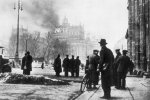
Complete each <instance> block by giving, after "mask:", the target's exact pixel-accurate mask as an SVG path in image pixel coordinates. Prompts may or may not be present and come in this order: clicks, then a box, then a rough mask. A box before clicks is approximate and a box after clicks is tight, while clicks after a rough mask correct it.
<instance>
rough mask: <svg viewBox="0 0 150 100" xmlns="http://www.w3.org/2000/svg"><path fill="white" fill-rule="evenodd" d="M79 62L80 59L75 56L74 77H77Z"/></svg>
mask: <svg viewBox="0 0 150 100" xmlns="http://www.w3.org/2000/svg"><path fill="white" fill-rule="evenodd" d="M80 64H81V61H80V59H79V56H77V58H76V59H75V73H76V77H79V70H80Z"/></svg>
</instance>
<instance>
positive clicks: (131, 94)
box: [127, 87, 135, 100]
mask: <svg viewBox="0 0 150 100" xmlns="http://www.w3.org/2000/svg"><path fill="white" fill-rule="evenodd" d="M127 89H128V90H129V93H130V95H131V97H132V99H133V100H135V99H134V96H133V94H132V93H131V90H130V89H129V88H128V87H127Z"/></svg>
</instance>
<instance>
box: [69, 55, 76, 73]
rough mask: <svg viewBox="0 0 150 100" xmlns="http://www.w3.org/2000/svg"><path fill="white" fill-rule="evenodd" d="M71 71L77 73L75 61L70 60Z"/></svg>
mask: <svg viewBox="0 0 150 100" xmlns="http://www.w3.org/2000/svg"><path fill="white" fill-rule="evenodd" d="M69 67H70V71H75V59H73V58H72V59H70V65H69Z"/></svg>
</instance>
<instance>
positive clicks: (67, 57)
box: [63, 55, 69, 77]
mask: <svg viewBox="0 0 150 100" xmlns="http://www.w3.org/2000/svg"><path fill="white" fill-rule="evenodd" d="M63 67H64V71H65V76H66V77H68V71H69V55H66V58H65V59H64V60H63Z"/></svg>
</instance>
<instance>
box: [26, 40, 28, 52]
mask: <svg viewBox="0 0 150 100" xmlns="http://www.w3.org/2000/svg"><path fill="white" fill-rule="evenodd" d="M27 43H28V40H27V39H26V52H27V50H28V44H27Z"/></svg>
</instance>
